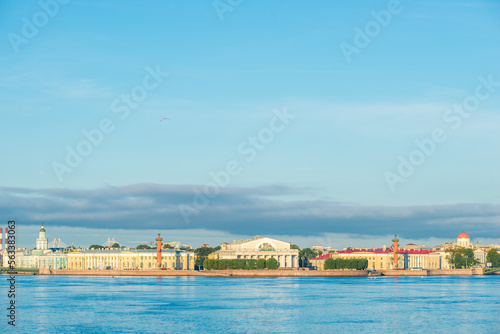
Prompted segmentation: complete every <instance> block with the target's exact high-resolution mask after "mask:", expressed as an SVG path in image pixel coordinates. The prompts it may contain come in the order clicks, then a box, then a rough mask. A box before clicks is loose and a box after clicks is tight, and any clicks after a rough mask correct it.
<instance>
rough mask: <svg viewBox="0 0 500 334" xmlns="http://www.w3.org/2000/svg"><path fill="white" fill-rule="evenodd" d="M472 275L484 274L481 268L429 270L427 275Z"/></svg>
mask: <svg viewBox="0 0 500 334" xmlns="http://www.w3.org/2000/svg"><path fill="white" fill-rule="evenodd" d="M473 275H474V276H475V275H484V271H483V268H471V269H434V270H429V276H473Z"/></svg>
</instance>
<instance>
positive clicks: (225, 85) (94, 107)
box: [0, 0, 500, 248]
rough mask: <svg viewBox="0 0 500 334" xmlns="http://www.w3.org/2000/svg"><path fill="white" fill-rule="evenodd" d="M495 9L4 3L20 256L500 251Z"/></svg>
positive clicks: (499, 20)
mask: <svg viewBox="0 0 500 334" xmlns="http://www.w3.org/2000/svg"><path fill="white" fill-rule="evenodd" d="M499 32H500V3H498V1H458V2H457V1H453V2H452V1H418V2H417V1H394V0H391V1H365V2H357V3H356V5H353V4H352V3H349V2H341V1H318V2H315V3H309V2H305V1H286V2H285V1H252V2H250V1H244V0H242V1H236V0H235V1H229V0H225V1H224V0H221V1H217V0H216V1H203V2H202V1H199V2H194V3H193V2H190V3H187V2H181V1H149V2H147V3H146V4H145V3H139V2H135V1H106V2H105V3H103V2H102V1H97V0H95V1H77V0H73V1H68V0H65V1H63V0H41V1H22V2H21V1H2V2H1V3H0V159H1V161H2V163H1V164H0V175H1V177H0V216H1V217H2V219H3V220H4V221H5V225H6V223H7V221H8V220H10V219H16V221H17V224H18V226H19V229H18V237H17V239H18V245H19V246H20V247H29V248H31V247H34V244H35V239H36V237H37V234H38V230H39V227H40V225H41V224H42V223H44V224H45V227H46V229H47V235H48V238H49V239H50V240H52V239H53V238H54V237H56V238H61V239H62V240H63V242H64V243H65V244H68V245H70V244H75V245H81V246H84V247H85V246H88V245H90V244H94V243H104V242H105V241H106V240H107V238H108V237H115V239H117V240H119V241H121V243H122V244H125V245H127V246H134V245H136V244H137V243H138V242H147V241H152V240H153V239H154V238H155V237H156V234H157V233H162V236H164V238H165V239H168V240H170V239H172V240H176V241H181V242H182V243H186V244H193V245H194V246H199V245H201V244H203V243H209V244H211V245H214V246H215V245H218V244H220V243H221V242H228V241H229V242H230V241H232V240H234V239H243V238H248V237H252V236H254V235H265V236H270V237H274V238H277V239H280V240H284V241H289V242H293V243H296V244H298V245H299V246H300V247H309V246H312V245H314V244H323V245H325V246H332V247H335V248H343V247H348V246H356V247H380V246H381V245H382V244H390V239H391V236H392V235H394V234H398V236H399V237H400V239H401V240H402V242H403V243H406V242H415V243H419V244H422V243H426V244H427V245H430V244H431V243H434V244H435V243H441V242H445V241H453V240H454V239H455V238H456V236H457V235H458V234H459V233H460V232H462V231H463V230H465V231H466V232H467V233H468V234H469V235H470V236H471V238H472V239H473V240H475V241H479V240H481V241H482V242H483V243H487V242H490V243H498V240H499V238H500V195H499V192H498V189H500V178H498V170H499V167H500V156H499V155H498V152H499V148H500V138H499V136H498V133H500V132H499V130H500V113H499V105H500V104H499V102H500V71H499V68H500V66H499V65H500V57H499V56H500V34H499Z"/></svg>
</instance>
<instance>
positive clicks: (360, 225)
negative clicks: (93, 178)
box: [0, 183, 500, 239]
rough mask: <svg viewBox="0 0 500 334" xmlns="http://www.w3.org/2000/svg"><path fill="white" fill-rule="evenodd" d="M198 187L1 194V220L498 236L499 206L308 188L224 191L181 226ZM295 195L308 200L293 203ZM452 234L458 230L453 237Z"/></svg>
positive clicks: (240, 230)
mask: <svg viewBox="0 0 500 334" xmlns="http://www.w3.org/2000/svg"><path fill="white" fill-rule="evenodd" d="M196 188H198V189H203V186H192V185H161V184H148V183H141V184H134V185H129V186H121V187H105V188H99V189H89V190H71V189H60V188H54V189H28V188H8V187H1V188H0V212H2V213H3V217H5V218H4V219H6V220H7V219H16V220H17V221H18V222H19V223H22V224H26V225H39V224H40V223H42V222H45V223H47V224H49V223H50V225H52V226H68V227H86V228H94V229H95V228H97V229H123V230H137V229H158V230H165V229H184V230H194V229H205V230H211V231H220V232H225V233H231V234H239V235H256V234H260V235H275V236H279V235H289V236H293V235H296V236H303V237H308V236H320V235H323V234H324V233H340V234H342V233H344V234H353V235H372V236H374V237H378V236H386V235H390V234H398V235H400V236H403V237H406V238H414V239H419V238H430V237H436V238H440V237H442V238H449V237H450V236H452V237H454V236H455V235H456V234H457V233H459V232H461V231H462V230H466V231H467V232H468V233H469V234H473V235H499V234H500V233H499V232H500V220H499V218H500V206H499V205H492V204H463V203H458V204H454V205H435V206H362V205H353V204H347V203H339V202H334V201H331V200H324V199H322V200H318V199H313V196H311V195H312V194H313V193H314V189H309V188H292V187H286V186H280V185H274V186H266V187H256V188H225V189H220V194H219V195H218V196H217V197H215V198H213V199H210V203H209V204H208V206H207V207H206V208H205V209H203V210H201V211H200V212H199V214H198V215H193V216H191V218H192V219H191V222H190V223H189V224H186V223H185V222H184V220H183V218H182V216H181V214H180V212H179V210H178V205H180V204H184V205H192V203H193V196H194V192H193V190H194V189H196ZM298 195H305V196H302V197H307V198H311V200H293V199H292V198H296V197H297V196H298ZM457 231H458V232H457Z"/></svg>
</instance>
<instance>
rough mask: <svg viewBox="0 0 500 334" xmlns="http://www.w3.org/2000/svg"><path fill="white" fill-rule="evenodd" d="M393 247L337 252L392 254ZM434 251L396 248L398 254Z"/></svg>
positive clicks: (324, 258)
mask: <svg viewBox="0 0 500 334" xmlns="http://www.w3.org/2000/svg"><path fill="white" fill-rule="evenodd" d="M392 252H393V248H392V247H391V248H387V249H385V250H383V249H382V248H354V249H353V248H351V249H346V250H342V251H339V252H338V254H356V253H358V254H366V253H368V254H375V255H376V254H392ZM435 252H436V251H433V250H429V249H402V248H398V254H408V255H413V254H431V253H435ZM331 257H332V254H325V255H321V256H318V257H315V258H314V259H311V260H326V259H329V258H331Z"/></svg>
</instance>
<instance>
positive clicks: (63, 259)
mask: <svg viewBox="0 0 500 334" xmlns="http://www.w3.org/2000/svg"><path fill="white" fill-rule="evenodd" d="M45 234H46V232H45V228H44V227H43V224H42V227H41V228H40V232H39V234H38V239H36V247H35V249H33V250H31V251H29V250H27V249H17V250H16V264H15V267H16V268H44V269H67V266H68V258H67V253H66V251H65V250H64V249H58V248H48V240H47V238H46V236H45ZM7 260H8V257H7V256H6V253H5V252H4V256H3V262H4V263H3V265H4V267H7V266H8V264H7V262H8V261H7Z"/></svg>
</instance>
